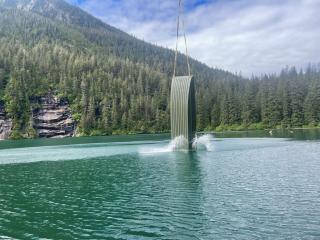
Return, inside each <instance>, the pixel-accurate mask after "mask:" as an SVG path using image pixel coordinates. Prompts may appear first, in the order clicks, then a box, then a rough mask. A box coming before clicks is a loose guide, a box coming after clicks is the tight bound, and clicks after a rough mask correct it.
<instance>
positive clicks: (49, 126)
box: [33, 93, 75, 138]
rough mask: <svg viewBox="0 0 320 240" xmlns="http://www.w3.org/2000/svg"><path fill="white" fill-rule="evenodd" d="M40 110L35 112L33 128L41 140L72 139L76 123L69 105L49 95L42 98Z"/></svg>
mask: <svg viewBox="0 0 320 240" xmlns="http://www.w3.org/2000/svg"><path fill="white" fill-rule="evenodd" d="M39 104H40V108H38V109H35V110H33V127H34V129H35V130H36V131H37V135H38V137H40V138H58V137H60V138H63V137H72V136H74V132H75V123H74V121H73V119H72V115H71V110H70V108H69V106H68V103H67V102H66V101H64V100H61V99H59V98H58V97H56V96H54V95H53V94H51V93H49V94H48V95H47V96H44V97H42V98H40V100H39Z"/></svg>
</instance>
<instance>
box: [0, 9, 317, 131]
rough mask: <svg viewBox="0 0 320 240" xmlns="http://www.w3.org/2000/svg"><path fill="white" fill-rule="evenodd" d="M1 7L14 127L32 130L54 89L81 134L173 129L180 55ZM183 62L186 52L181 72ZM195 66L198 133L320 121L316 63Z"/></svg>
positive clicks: (0, 59)
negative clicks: (40, 103)
mask: <svg viewBox="0 0 320 240" xmlns="http://www.w3.org/2000/svg"><path fill="white" fill-rule="evenodd" d="M0 12H1V14H0V98H1V101H2V102H4V104H5V106H6V111H7V112H8V115H9V117H11V118H12V119H13V122H14V130H15V131H16V132H27V133H28V132H31V133H32V132H33V129H32V124H31V115H32V109H34V108H36V107H37V101H36V99H37V98H38V97H39V96H43V95H45V94H46V93H47V92H48V91H55V92H57V94H59V95H60V97H62V98H65V99H67V100H68V101H69V103H70V105H71V107H72V112H73V117H74V119H75V120H76V121H77V125H78V132H79V133H82V134H112V133H131V132H132V133H134V132H167V131H169V130H170V121H169V120H170V116H169V114H170V108H169V100H170V82H171V79H170V78H171V75H172V61H173V52H172V51H170V50H168V49H164V48H159V47H156V46H153V45H151V44H147V43H144V42H143V41H140V40H137V39H135V38H133V37H131V36H129V35H127V34H124V33H122V32H120V31H118V30H115V29H113V28H111V27H110V28H108V27H107V26H105V25H103V24H102V23H100V22H98V23H97V22H96V21H97V20H95V21H92V22H91V24H89V23H90V18H89V16H86V18H85V19H86V21H88V22H89V23H88V22H87V23H81V24H78V22H77V24H75V23H72V22H71V23H70V22H62V21H58V20H56V19H55V18H48V17H47V16H45V17H44V16H41V15H39V14H38V13H32V12H25V11H20V10H16V9H14V10H12V9H10V10H7V9H1V8H0ZM77 14H79V13H77ZM88 18H89V20H88ZM68 19H74V18H71V17H68ZM76 19H77V21H80V20H79V19H81V18H76ZM88 26H90V27H88ZM183 61H184V59H183V56H182V55H180V56H179V69H178V71H179V72H180V73H182V72H183V71H185V70H186V69H185V68H184V67H183V66H184V64H183ZM191 64H192V71H193V73H194V75H195V78H196V92H197V93H196V94H197V97H196V99H197V118H198V119H197V120H198V121H197V128H198V130H214V129H218V130H223V129H247V128H249V129H251V128H252V129H260V128H274V127H286V128H288V127H301V126H303V125H310V126H319V123H320V105H319V101H320V69H319V68H318V67H315V66H310V67H308V68H307V69H305V70H304V71H302V70H297V69H295V68H286V69H284V70H283V71H282V72H281V73H280V74H279V75H265V76H262V77H252V78H251V79H246V78H243V77H241V76H237V75H234V74H231V73H228V72H226V71H222V70H217V69H212V68H209V67H207V66H205V65H204V64H201V63H199V62H197V61H195V60H192V61H191Z"/></svg>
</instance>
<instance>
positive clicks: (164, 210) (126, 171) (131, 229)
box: [0, 130, 320, 240]
mask: <svg viewBox="0 0 320 240" xmlns="http://www.w3.org/2000/svg"><path fill="white" fill-rule="evenodd" d="M319 139H320V131H319V130H294V131H273V132H267V131H258V132H241V133H237V132H230V133H220V134H218V133H217V134H214V135H205V136H204V137H202V138H201V139H200V140H199V147H198V150H197V151H194V152H174V151H172V150H171V149H172V146H171V145H172V144H170V141H169V136H168V135H138V136H111V137H88V138H74V139H52V140H44V139H41V140H24V141H4V142H0V239H181V240H188V239H208V240H209V239H244V240H249V239H320V140H319Z"/></svg>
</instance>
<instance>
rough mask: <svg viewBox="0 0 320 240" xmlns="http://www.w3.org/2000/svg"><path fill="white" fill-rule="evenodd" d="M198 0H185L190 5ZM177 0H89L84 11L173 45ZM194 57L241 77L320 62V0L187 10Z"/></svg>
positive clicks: (237, 0) (232, 2)
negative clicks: (242, 75)
mask: <svg viewBox="0 0 320 240" xmlns="http://www.w3.org/2000/svg"><path fill="white" fill-rule="evenodd" d="M195 2H196V0H186V3H187V4H188V5H189V6H191V5H192V4H194V3H195ZM176 5H177V3H176V1H175V0H162V1H154V0H152V1H150V0H120V1H115V0H110V1H103V2H102V1H100V0H87V1H86V2H85V3H83V4H82V5H81V7H82V8H83V9H85V10H86V11H88V12H90V13H92V14H93V15H95V16H97V17H99V18H101V19H102V20H104V21H105V22H107V23H109V24H111V25H113V26H116V27H119V28H120V29H122V30H124V31H126V32H129V33H131V34H133V35H135V36H137V37H139V38H141V39H144V40H147V41H150V42H152V43H156V44H158V45H162V46H168V47H170V48H173V47H174V45H175V27H176V23H175V21H176V7H177V6H176ZM189 6H188V11H187V13H186V24H187V26H188V33H189V34H188V43H189V48H190V54H191V56H192V57H194V58H196V59H198V60H200V61H202V62H205V63H206V64H207V65H209V66H213V67H219V68H222V69H226V70H230V71H233V72H240V71H241V72H242V73H243V74H244V75H247V76H249V75H251V73H254V74H260V73H272V72H278V71H280V69H281V68H283V67H284V66H286V65H295V66H297V67H304V66H305V65H307V64H308V63H310V62H311V63H317V62H320V44H319V43H320V17H319V12H320V1H319V0H283V1H275V0H265V1H264V0H256V1H254V0H228V1H226V0H218V1H214V2H213V1H211V2H210V1H208V3H206V4H202V5H199V6H198V7H195V8H191V7H189Z"/></svg>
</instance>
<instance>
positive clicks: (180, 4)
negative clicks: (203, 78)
mask: <svg viewBox="0 0 320 240" xmlns="http://www.w3.org/2000/svg"><path fill="white" fill-rule="evenodd" d="M180 19H182V20H181V23H182V31H183V36H184V43H185V46H186V49H185V50H186V58H187V66H188V74H189V76H191V69H190V62H189V54H188V46H187V37H186V30H185V24H184V8H183V0H179V11H178V20H177V42H176V53H175V57H174V68H173V77H175V76H176V70H177V60H178V44H179V37H180Z"/></svg>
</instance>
